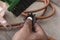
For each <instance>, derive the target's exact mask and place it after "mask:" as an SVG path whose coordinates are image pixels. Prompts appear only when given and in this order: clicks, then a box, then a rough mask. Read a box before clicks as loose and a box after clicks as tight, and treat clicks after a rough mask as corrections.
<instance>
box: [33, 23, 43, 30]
mask: <svg viewBox="0 0 60 40" xmlns="http://www.w3.org/2000/svg"><path fill="white" fill-rule="evenodd" d="M34 26H35V30H36V31H42V28H41V26H40V25H39V24H38V23H35V25H34Z"/></svg>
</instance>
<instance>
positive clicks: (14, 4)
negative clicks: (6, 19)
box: [2, 0, 36, 16]
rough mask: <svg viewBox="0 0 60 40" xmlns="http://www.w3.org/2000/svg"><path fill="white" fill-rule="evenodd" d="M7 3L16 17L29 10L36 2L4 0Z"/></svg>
mask: <svg viewBox="0 0 60 40" xmlns="http://www.w3.org/2000/svg"><path fill="white" fill-rule="evenodd" d="M2 1H4V2H7V3H8V4H9V5H10V7H9V8H8V10H9V11H11V12H12V13H13V14H14V15H15V16H19V15H20V14H21V12H23V11H24V10H25V9H26V8H28V7H29V6H30V5H31V4H32V3H33V2H35V1H36V0H2Z"/></svg>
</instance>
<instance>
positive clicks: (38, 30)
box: [35, 23, 47, 40]
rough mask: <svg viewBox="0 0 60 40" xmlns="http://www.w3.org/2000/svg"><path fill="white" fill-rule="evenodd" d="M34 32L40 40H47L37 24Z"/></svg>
mask: <svg viewBox="0 0 60 40" xmlns="http://www.w3.org/2000/svg"><path fill="white" fill-rule="evenodd" d="M35 30H36V35H39V36H40V38H41V39H42V40H44V39H45V40H47V35H46V33H45V32H44V30H43V29H42V27H41V26H40V25H39V24H38V23H35ZM43 38H44V39H43Z"/></svg>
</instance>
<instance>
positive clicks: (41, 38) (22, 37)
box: [12, 19, 48, 40]
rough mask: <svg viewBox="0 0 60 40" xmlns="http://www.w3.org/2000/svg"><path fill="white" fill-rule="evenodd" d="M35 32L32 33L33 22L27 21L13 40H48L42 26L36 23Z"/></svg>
mask: <svg viewBox="0 0 60 40" xmlns="http://www.w3.org/2000/svg"><path fill="white" fill-rule="evenodd" d="M34 27H35V31H36V32H33V31H32V21H31V20H29V19H27V20H26V22H25V23H24V25H23V27H22V28H21V29H20V30H19V31H18V32H16V33H15V35H14V36H13V38H12V40H48V38H47V36H46V34H45V32H44V31H43V29H42V28H41V26H40V25H38V24H37V23H35V25H34Z"/></svg>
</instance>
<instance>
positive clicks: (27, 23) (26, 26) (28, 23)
mask: <svg viewBox="0 0 60 40" xmlns="http://www.w3.org/2000/svg"><path fill="white" fill-rule="evenodd" d="M23 28H24V29H28V30H30V31H31V30H32V20H30V19H27V20H26V21H25V23H24V26H23Z"/></svg>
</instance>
